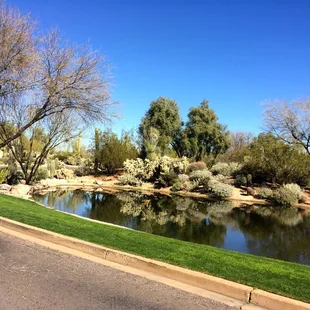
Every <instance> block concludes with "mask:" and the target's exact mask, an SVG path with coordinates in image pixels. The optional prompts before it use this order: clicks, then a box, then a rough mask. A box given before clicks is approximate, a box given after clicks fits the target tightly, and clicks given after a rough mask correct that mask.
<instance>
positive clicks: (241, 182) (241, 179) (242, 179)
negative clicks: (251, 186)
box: [235, 174, 248, 187]
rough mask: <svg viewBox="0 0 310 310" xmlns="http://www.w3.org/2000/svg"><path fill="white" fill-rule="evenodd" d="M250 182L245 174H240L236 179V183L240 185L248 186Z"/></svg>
mask: <svg viewBox="0 0 310 310" xmlns="http://www.w3.org/2000/svg"><path fill="white" fill-rule="evenodd" d="M247 183H248V180H247V177H246V176H245V175H244V174H238V175H237V176H236V179H235V185H236V186H238V187H240V186H246V185H247Z"/></svg>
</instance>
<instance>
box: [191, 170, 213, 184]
mask: <svg viewBox="0 0 310 310" xmlns="http://www.w3.org/2000/svg"><path fill="white" fill-rule="evenodd" d="M211 177H212V173H211V172H210V171H209V170H208V169H204V170H196V171H193V172H192V173H191V174H190V175H189V179H190V181H197V182H198V183H199V184H206V183H207V182H208V181H209V180H210V178H211Z"/></svg>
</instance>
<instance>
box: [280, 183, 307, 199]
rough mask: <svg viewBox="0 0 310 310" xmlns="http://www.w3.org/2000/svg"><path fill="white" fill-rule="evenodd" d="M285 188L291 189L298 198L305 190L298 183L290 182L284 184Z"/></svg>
mask: <svg viewBox="0 0 310 310" xmlns="http://www.w3.org/2000/svg"><path fill="white" fill-rule="evenodd" d="M283 187H284V188H286V189H288V190H290V191H291V192H292V193H293V194H294V195H295V196H296V198H297V200H300V199H301V197H302V195H303V190H302V189H301V188H300V186H299V185H298V184H295V183H290V184H285V185H283Z"/></svg>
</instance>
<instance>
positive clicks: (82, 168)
mask: <svg viewBox="0 0 310 310" xmlns="http://www.w3.org/2000/svg"><path fill="white" fill-rule="evenodd" d="M90 172H91V171H90V168H89V167H87V166H80V167H78V168H77V169H75V170H74V174H75V175H76V176H77V177H82V176H84V175H89V174H90Z"/></svg>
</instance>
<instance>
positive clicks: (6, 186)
mask: <svg viewBox="0 0 310 310" xmlns="http://www.w3.org/2000/svg"><path fill="white" fill-rule="evenodd" d="M11 188H12V186H11V185H9V184H0V191H4V192H9V191H10V190H11Z"/></svg>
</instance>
